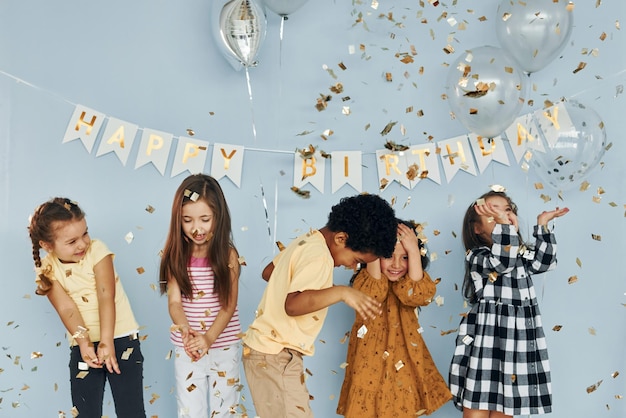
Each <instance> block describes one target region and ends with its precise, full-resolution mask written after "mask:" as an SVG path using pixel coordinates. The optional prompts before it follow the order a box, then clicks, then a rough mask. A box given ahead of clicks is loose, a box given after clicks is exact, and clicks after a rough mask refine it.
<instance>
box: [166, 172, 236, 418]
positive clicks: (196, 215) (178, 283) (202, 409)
mask: <svg viewBox="0 0 626 418" xmlns="http://www.w3.org/2000/svg"><path fill="white" fill-rule="evenodd" d="M239 271H240V266H239V254H238V253H237V249H236V248H235V246H234V244H233V241H232V231H231V221H230V212H229V210H228V205H227V203H226V199H225V198H224V193H223V192H222V188H221V187H220V185H219V183H218V182H217V180H215V179H214V178H213V177H210V176H207V175H204V174H194V175H191V176H189V177H187V178H186V179H185V180H183V182H182V183H181V185H180V186H179V187H178V189H177V190H176V194H175V195H174V202H173V205H172V218H171V221H170V228H169V232H168V236H167V240H166V243H165V248H164V250H163V255H162V257H161V267H160V274H159V280H160V289H161V294H164V293H167V299H168V308H169V313H170V317H171V318H172V321H173V323H174V325H172V328H171V337H170V339H171V341H172V343H173V344H174V345H175V347H176V356H175V360H174V368H175V375H176V397H177V402H178V418H207V417H209V416H210V417H213V416H230V414H233V413H235V412H237V409H238V405H239V393H240V382H239V361H240V344H239V334H240V333H241V325H240V323H239V314H238V310H237V292H238V280H239Z"/></svg>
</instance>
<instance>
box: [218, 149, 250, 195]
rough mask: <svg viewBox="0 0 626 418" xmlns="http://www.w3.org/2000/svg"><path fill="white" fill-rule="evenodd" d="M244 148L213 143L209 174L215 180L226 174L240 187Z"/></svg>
mask: <svg viewBox="0 0 626 418" xmlns="http://www.w3.org/2000/svg"><path fill="white" fill-rule="evenodd" d="M243 151H244V148H243V147H242V146H238V145H230V144H217V143H216V144H214V145H213V158H212V160H211V176H213V178H215V179H216V180H219V179H221V178H222V177H224V176H226V177H228V178H229V179H231V180H232V181H233V183H235V185H236V186H237V187H241V172H242V171H243Z"/></svg>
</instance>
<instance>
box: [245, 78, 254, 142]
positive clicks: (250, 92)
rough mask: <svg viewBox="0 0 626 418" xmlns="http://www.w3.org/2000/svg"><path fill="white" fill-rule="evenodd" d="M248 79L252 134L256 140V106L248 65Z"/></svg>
mask: <svg viewBox="0 0 626 418" xmlns="http://www.w3.org/2000/svg"><path fill="white" fill-rule="evenodd" d="M246 81H247V82H248V96H249V97H250V114H251V115H252V135H254V142H256V124H255V123H254V106H252V85H251V83H250V72H249V71H248V67H246Z"/></svg>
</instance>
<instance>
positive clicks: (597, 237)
mask: <svg viewBox="0 0 626 418" xmlns="http://www.w3.org/2000/svg"><path fill="white" fill-rule="evenodd" d="M591 238H592V239H593V240H595V241H602V236H600V235H596V234H591Z"/></svg>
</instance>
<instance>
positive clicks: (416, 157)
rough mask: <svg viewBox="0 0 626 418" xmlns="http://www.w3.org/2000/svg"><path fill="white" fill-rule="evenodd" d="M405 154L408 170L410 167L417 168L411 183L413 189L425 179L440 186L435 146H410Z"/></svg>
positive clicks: (429, 144) (439, 171)
mask: <svg viewBox="0 0 626 418" xmlns="http://www.w3.org/2000/svg"><path fill="white" fill-rule="evenodd" d="M405 154H406V161H407V165H408V167H409V170H411V168H412V167H416V168H417V176H416V177H415V179H414V180H413V182H412V183H413V187H415V185H416V184H417V183H419V182H420V181H421V180H422V179H425V178H427V179H430V180H432V181H434V182H435V183H437V184H441V170H439V157H438V155H437V147H436V146H435V144H432V143H428V144H421V145H412V146H410V147H409V149H408V151H405Z"/></svg>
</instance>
